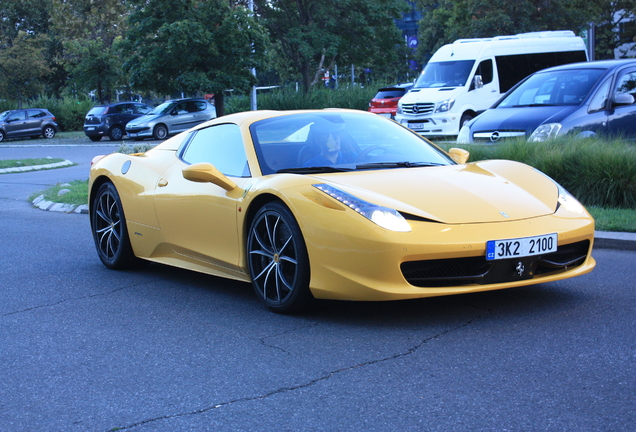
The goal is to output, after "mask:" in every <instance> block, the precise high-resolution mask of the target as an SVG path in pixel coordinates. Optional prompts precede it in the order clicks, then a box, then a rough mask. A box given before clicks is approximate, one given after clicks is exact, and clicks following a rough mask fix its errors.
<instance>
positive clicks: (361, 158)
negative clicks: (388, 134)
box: [356, 145, 389, 162]
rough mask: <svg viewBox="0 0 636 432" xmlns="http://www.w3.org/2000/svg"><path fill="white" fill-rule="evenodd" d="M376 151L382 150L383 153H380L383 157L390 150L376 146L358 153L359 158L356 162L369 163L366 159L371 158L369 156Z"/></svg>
mask: <svg viewBox="0 0 636 432" xmlns="http://www.w3.org/2000/svg"><path fill="white" fill-rule="evenodd" d="M375 150H382V152H381V153H380V154H381V155H382V154H385V153H387V152H388V151H389V149H387V148H386V147H384V146H381V145H374V146H371V147H367V148H365V149H364V150H362V151H361V152H360V153H358V156H357V157H356V162H368V161H367V160H366V158H367V157H368V156H369V154H371V153H372V152H374V151H375Z"/></svg>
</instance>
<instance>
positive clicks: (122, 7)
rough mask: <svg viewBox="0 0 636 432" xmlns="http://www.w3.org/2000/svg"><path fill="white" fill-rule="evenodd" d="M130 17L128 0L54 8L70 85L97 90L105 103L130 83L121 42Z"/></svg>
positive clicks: (85, 0)
mask: <svg viewBox="0 0 636 432" xmlns="http://www.w3.org/2000/svg"><path fill="white" fill-rule="evenodd" d="M127 13H128V8H127V5H126V0H101V1H99V2H95V1H92V0H66V1H64V2H55V3H54V5H53V8H52V12H51V22H52V29H53V31H54V33H55V36H56V38H57V39H58V40H59V41H60V42H61V45H62V51H61V52H60V53H59V54H58V56H57V58H56V60H57V62H58V64H60V65H62V66H63V67H64V68H66V70H68V72H69V73H70V83H69V84H70V85H72V86H74V87H75V88H76V89H80V90H83V91H85V92H86V93H88V92H90V91H92V90H96V94H97V98H98V99H99V101H100V102H101V103H106V102H109V101H110V100H111V99H112V97H113V94H114V91H115V90H116V88H117V87H118V86H119V85H121V84H124V83H125V82H126V80H125V79H123V77H122V73H121V60H120V57H119V53H118V52H117V42H118V41H119V40H120V39H121V38H122V37H123V36H124V35H125V30H126V15H127ZM87 24H88V25H87Z"/></svg>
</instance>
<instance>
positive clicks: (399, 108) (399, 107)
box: [397, 104, 402, 114]
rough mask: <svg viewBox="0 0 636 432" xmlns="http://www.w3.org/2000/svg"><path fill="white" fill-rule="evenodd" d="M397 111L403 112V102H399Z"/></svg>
mask: <svg viewBox="0 0 636 432" xmlns="http://www.w3.org/2000/svg"><path fill="white" fill-rule="evenodd" d="M397 113H398V114H402V104H398V107H397Z"/></svg>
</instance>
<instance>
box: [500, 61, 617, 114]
mask: <svg viewBox="0 0 636 432" xmlns="http://www.w3.org/2000/svg"><path fill="white" fill-rule="evenodd" d="M603 72H605V71H604V70H603V69H568V70H561V71H552V72H542V73H541V72H540V73H536V74H534V75H532V76H531V77H530V78H528V79H527V80H526V81H524V82H523V83H522V84H521V85H520V86H519V87H517V88H516V89H514V90H513V91H512V92H510V94H508V96H506V97H505V98H504V99H502V100H501V101H500V102H499V104H497V108H511V107H525V106H554V105H579V104H580V103H581V102H583V101H584V100H585V98H586V97H587V95H588V93H589V92H590V91H591V89H592V87H594V84H595V83H596V82H597V81H598V80H599V79H600V77H601V75H603Z"/></svg>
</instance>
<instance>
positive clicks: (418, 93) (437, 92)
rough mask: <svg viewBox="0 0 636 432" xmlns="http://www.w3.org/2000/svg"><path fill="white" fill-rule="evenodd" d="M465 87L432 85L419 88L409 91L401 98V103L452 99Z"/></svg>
mask: <svg viewBox="0 0 636 432" xmlns="http://www.w3.org/2000/svg"><path fill="white" fill-rule="evenodd" d="M460 89H463V87H432V88H419V89H413V90H411V91H409V92H408V93H407V94H405V95H404V96H402V99H400V102H401V103H416V102H438V101H441V100H445V99H452V98H454V97H455V95H456V94H457V93H459V92H460Z"/></svg>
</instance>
